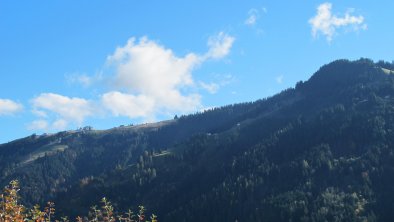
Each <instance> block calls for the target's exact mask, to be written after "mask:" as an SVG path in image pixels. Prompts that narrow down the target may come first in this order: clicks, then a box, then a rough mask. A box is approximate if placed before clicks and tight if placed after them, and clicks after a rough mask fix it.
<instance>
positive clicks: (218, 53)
mask: <svg viewBox="0 0 394 222" xmlns="http://www.w3.org/2000/svg"><path fill="white" fill-rule="evenodd" d="M234 41H235V38H234V37H232V36H229V35H227V34H226V33H224V32H220V33H219V34H217V35H215V36H211V37H210V38H209V40H208V47H209V51H208V52H207V53H206V54H205V56H204V57H203V58H204V59H221V58H223V57H225V56H227V55H228V54H229V53H230V49H231V47H232V46H233V43H234Z"/></svg>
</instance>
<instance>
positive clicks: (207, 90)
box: [0, 0, 394, 143]
mask: <svg viewBox="0 0 394 222" xmlns="http://www.w3.org/2000/svg"><path fill="white" fill-rule="evenodd" d="M393 8H394V3H393V2H392V1H379V2H373V1H353V0H352V1H339V0H336V1H329V2H324V1H307V2H306V1H304V2H302V4H301V3H299V2H298V1H255V0H252V1H244V2H241V1H235V0H230V1H206V0H201V1H192V2H187V1H180V0H179V1H172V0H171V1H166V4H164V2H158V1H125V0H124V1H19V0H15V1H6V0H4V1H0V30H1V35H0V49H1V50H0V143H4V142H8V141H11V140H14V139H17V138H20V137H24V136H28V135H30V134H32V133H38V134H40V133H44V132H49V133H53V132H57V131H62V130H70V129H76V128H78V127H81V126H86V125H90V126H93V127H94V128H97V129H105V128H111V127H115V126H119V125H123V124H124V125H126V124H130V123H134V124H136V123H144V122H151V121H159V120H163V119H170V118H172V117H173V116H174V115H175V114H178V115H180V114H188V113H194V112H197V111H201V110H204V109H207V108H211V107H217V106H222V105H226V104H232V103H238V102H247V101H254V100H256V99H260V98H264V97H267V96H271V95H274V94H275V93H278V92H280V91H281V90H283V89H286V88H288V87H293V86H294V85H295V83H296V82H297V81H299V80H307V79H308V78H309V77H310V76H311V75H312V74H313V73H314V72H315V71H317V69H318V68H319V67H320V66H322V65H324V64H326V63H329V62H331V61H333V60H336V59H341V58H346V59H358V58H360V57H367V58H371V59H373V60H386V61H392V60H393V52H394V45H393V44H392V42H393V39H394V31H393V30H392V28H391V26H390V25H389V24H390V23H391V22H392V21H394V14H393V13H392V9H393ZM313 21H314V22H313ZM313 30H316V32H315V33H313ZM133 39H134V40H133ZM132 40H133V41H132ZM128 42H129V45H127V43H128ZM117 52H118V54H117Z"/></svg>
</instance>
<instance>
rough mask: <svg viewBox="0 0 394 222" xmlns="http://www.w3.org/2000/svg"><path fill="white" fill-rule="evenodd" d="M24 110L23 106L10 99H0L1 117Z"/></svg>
mask: <svg viewBox="0 0 394 222" xmlns="http://www.w3.org/2000/svg"><path fill="white" fill-rule="evenodd" d="M22 109H23V106H22V104H20V103H17V102H14V101H12V100H9V99H0V116H2V115H12V114H15V113H17V112H19V111H21V110H22Z"/></svg>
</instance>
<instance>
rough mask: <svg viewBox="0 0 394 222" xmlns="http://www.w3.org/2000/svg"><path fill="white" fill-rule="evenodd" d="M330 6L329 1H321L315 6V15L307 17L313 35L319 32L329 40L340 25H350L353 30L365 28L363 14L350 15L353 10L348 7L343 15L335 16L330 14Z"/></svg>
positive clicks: (315, 35)
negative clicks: (321, 2)
mask: <svg viewBox="0 0 394 222" xmlns="http://www.w3.org/2000/svg"><path fill="white" fill-rule="evenodd" d="M331 8H332V4H331V3H328V2H326V3H323V4H321V5H319V7H318V8H317V14H316V15H315V17H313V18H311V19H309V21H308V22H309V24H310V25H311V26H312V35H313V37H317V36H318V34H319V33H321V34H323V35H324V36H326V39H327V41H329V42H330V41H331V40H332V38H333V36H334V35H335V34H336V33H337V29H338V28H340V27H346V26H350V27H351V28H352V29H353V30H360V29H363V30H365V29H367V25H366V24H365V23H364V17H363V16H361V15H360V16H352V15H351V13H352V12H353V11H354V10H351V9H350V10H348V11H347V12H346V13H345V15H344V16H343V17H337V16H335V15H332V12H331Z"/></svg>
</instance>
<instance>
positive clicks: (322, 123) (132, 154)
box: [0, 59, 394, 221]
mask: <svg viewBox="0 0 394 222" xmlns="http://www.w3.org/2000/svg"><path fill="white" fill-rule="evenodd" d="M392 70H394V65H393V64H392V63H386V62H378V63H374V62H372V61H371V60H368V59H360V60H357V61H348V60H338V61H335V62H332V63H330V64H328V65H325V66H323V67H321V68H320V69H319V70H318V71H317V72H316V73H315V74H314V75H313V76H312V77H311V78H310V79H309V80H308V81H306V82H299V83H297V85H296V87H295V88H294V89H293V88H291V89H288V90H285V91H283V92H281V93H280V94H277V95H275V96H273V97H271V98H267V99H263V100H258V101H256V102H251V103H243V104H236V105H229V106H225V107H221V108H215V109H213V110H209V111H205V112H203V113H197V114H194V115H189V116H182V117H180V118H174V119H173V120H169V121H164V122H160V123H156V124H146V125H138V126H122V127H117V128H114V129H110V130H105V131H96V130H92V129H90V128H85V129H82V130H79V131H69V132H61V133H57V134H54V135H41V136H36V135H32V136H30V137H27V138H23V139H20V140H16V141H13V142H10V143H7V144H3V145H0V176H1V182H2V183H3V184H6V183H8V182H9V181H10V180H11V179H19V180H20V181H21V185H22V187H23V189H22V190H21V193H22V194H23V196H24V197H25V200H26V202H27V204H31V203H36V202H44V201H46V200H49V199H51V200H54V201H55V202H56V204H57V209H58V213H59V214H66V215H77V214H81V212H86V211H87V209H88V208H89V207H90V206H91V205H92V204H94V203H97V202H98V200H99V199H101V198H102V197H103V196H106V197H107V198H108V199H110V200H112V202H113V203H114V204H115V205H117V208H118V209H127V208H129V207H130V206H135V205H138V204H143V205H145V206H146V207H147V208H148V209H150V210H152V211H154V212H156V214H158V216H159V219H160V221H236V220H238V221H289V220H292V221H325V220H326V221H365V220H366V219H367V220H368V221H375V220H379V221H390V220H391V219H392V218H394V204H393V203H394V186H393V184H394V143H393V142H394V132H393V130H394V75H393V74H394V71H392ZM207 217H208V218H207Z"/></svg>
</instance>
